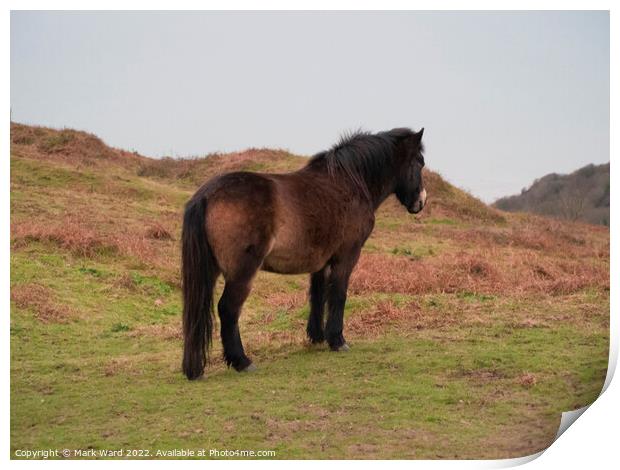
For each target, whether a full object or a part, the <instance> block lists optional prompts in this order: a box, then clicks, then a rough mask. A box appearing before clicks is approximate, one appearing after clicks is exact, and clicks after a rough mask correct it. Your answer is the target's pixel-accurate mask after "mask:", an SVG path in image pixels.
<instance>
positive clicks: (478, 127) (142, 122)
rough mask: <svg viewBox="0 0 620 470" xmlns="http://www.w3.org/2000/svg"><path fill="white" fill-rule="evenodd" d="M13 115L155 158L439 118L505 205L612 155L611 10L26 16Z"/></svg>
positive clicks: (473, 174)
mask: <svg viewBox="0 0 620 470" xmlns="http://www.w3.org/2000/svg"><path fill="white" fill-rule="evenodd" d="M11 119H12V121H15V122H21V123H26V124H36V125H44V126H50V127H55V128H63V127H69V128H75V129H80V130H86V131H89V132H92V133H94V134H96V135H98V136H99V137H101V138H102V139H103V140H104V141H105V142H106V143H107V144H109V145H111V146H114V147H118V148H124V149H127V150H136V151H138V152H140V153H142V154H144V155H147V156H151V157H161V156H164V155H172V156H178V157H180V156H200V155H206V154H209V153H212V152H229V151H237V150H243V149H245V148H248V147H272V148H283V149H287V150H289V151H291V152H293V153H297V154H301V155H308V156H310V155H313V154H314V153H317V152H319V151H321V150H324V149H326V148H329V147H330V146H331V145H332V144H333V143H334V142H335V141H336V140H337V139H338V137H339V136H340V135H341V134H342V133H344V132H346V131H351V130H354V129H358V128H361V129H364V130H368V131H372V132H378V131H382V130H388V129H391V128H394V127H411V128H413V129H414V130H417V129H419V128H421V127H424V128H425V131H424V141H425V147H426V154H425V160H426V164H427V166H428V167H429V168H430V169H432V170H435V171H438V172H439V173H440V174H442V175H443V176H444V177H445V178H446V179H447V180H448V181H450V182H452V183H453V184H456V185H457V186H459V187H461V188H464V189H466V190H468V191H470V192H471V193H472V194H474V195H475V196H477V197H480V198H481V199H483V200H484V201H486V202H491V201H493V200H495V199H496V198H498V197H501V196H505V195H509V194H514V193H518V192H520V191H521V189H522V188H524V187H527V186H529V185H530V184H531V183H532V182H533V181H534V179H536V178H539V177H541V176H543V175H545V174H547V173H551V172H556V173H567V172H571V171H573V170H575V169H577V168H580V167H582V166H584V165H586V164H588V163H596V164H598V163H605V162H608V161H609V14H608V12H583V11H574V12H553V11H551V12H473V11H471V12H63V11H57V12H20V11H17V12H16V11H13V12H12V13H11ZM430 196H431V195H429V197H430Z"/></svg>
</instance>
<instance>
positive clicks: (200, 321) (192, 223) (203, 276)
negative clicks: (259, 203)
mask: <svg viewBox="0 0 620 470" xmlns="http://www.w3.org/2000/svg"><path fill="white" fill-rule="evenodd" d="M197 196H198V195H197ZM206 206H207V200H206V198H205V196H204V195H200V197H194V198H192V199H191V200H190V201H189V202H188V203H187V206H185V215H184V218H183V237H182V238H183V247H182V252H183V254H182V264H183V267H182V271H183V337H184V350H183V373H184V374H185V375H186V376H187V378H188V379H190V380H194V379H197V378H199V377H200V376H202V374H203V372H204V367H205V365H206V363H207V349H208V347H209V346H210V345H211V335H212V332H213V288H214V286H215V281H216V280H217V276H218V272H219V268H218V267H217V262H216V261H215V258H214V257H213V253H212V250H211V247H210V246H209V242H208V240H207V233H206V225H205V212H206Z"/></svg>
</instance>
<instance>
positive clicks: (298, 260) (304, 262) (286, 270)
mask: <svg viewBox="0 0 620 470" xmlns="http://www.w3.org/2000/svg"><path fill="white" fill-rule="evenodd" d="M326 263H327V259H325V256H324V255H323V254H322V253H317V252H314V251H313V250H288V249H283V248H278V247H277V246H274V248H273V249H272V250H271V251H270V252H269V254H268V255H267V256H266V257H265V259H264V260H263V265H262V266H261V269H262V270H263V271H269V272H274V273H280V274H303V273H314V272H317V271H320V270H321V269H322V268H323V267H324V266H325V264H326Z"/></svg>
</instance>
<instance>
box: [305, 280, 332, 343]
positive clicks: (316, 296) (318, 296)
mask: <svg viewBox="0 0 620 470" xmlns="http://www.w3.org/2000/svg"><path fill="white" fill-rule="evenodd" d="M325 269H326V268H323V269H321V270H320V271H318V272H316V273H313V274H311V275H310V316H309V317H308V326H307V327H306V333H307V335H308V338H309V339H310V342H312V343H314V344H316V343H322V342H323V341H325V332H324V327H323V317H324V312H325V301H326V300H327V297H326V295H325Z"/></svg>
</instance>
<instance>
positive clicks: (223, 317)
mask: <svg viewBox="0 0 620 470" xmlns="http://www.w3.org/2000/svg"><path fill="white" fill-rule="evenodd" d="M250 289H251V281H226V284H225V286H224V293H223V294H222V298H221V299H220V301H219V303H218V305H217V310H218V314H219V317H220V323H221V336H222V345H223V347H224V360H225V361H226V364H228V365H229V366H232V367H234V368H235V370H237V371H238V372H242V371H248V370H253V369H255V366H254V365H253V364H252V361H251V360H250V359H249V358H248V357H247V356H246V355H245V351H244V350H243V344H242V343H241V335H240V334H239V314H240V313H241V307H242V305H243V302H245V299H247V297H248V295H249V293H250Z"/></svg>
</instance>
